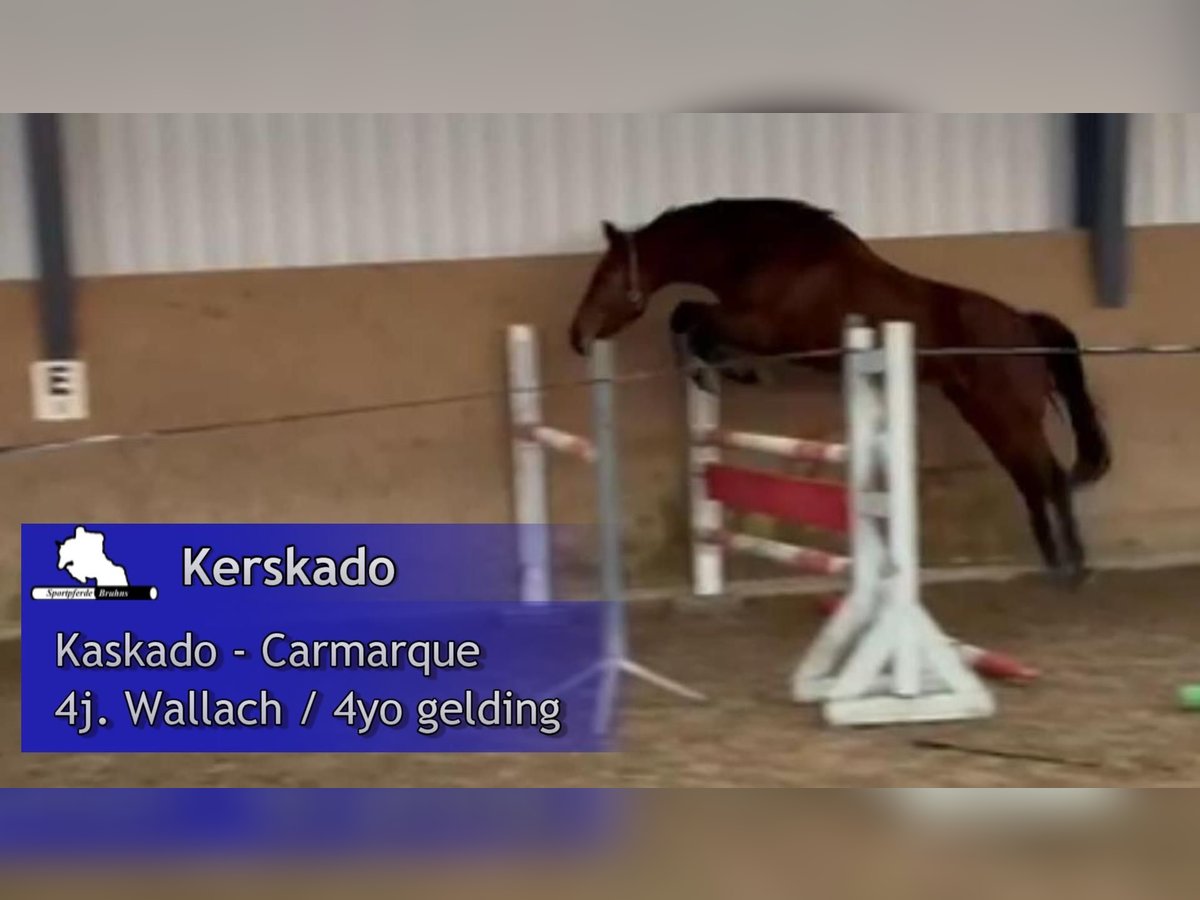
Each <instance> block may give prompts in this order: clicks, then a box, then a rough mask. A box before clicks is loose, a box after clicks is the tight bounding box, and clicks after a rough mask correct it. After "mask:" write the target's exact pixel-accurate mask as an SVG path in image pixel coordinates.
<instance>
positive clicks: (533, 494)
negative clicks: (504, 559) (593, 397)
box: [508, 325, 550, 603]
mask: <svg viewBox="0 0 1200 900" xmlns="http://www.w3.org/2000/svg"><path fill="white" fill-rule="evenodd" d="M508 384H509V392H510V393H509V411H510V415H511V418H512V431H513V439H512V453H513V460H512V465H513V505H514V507H515V510H514V513H515V518H516V522H517V555H518V564H519V566H520V573H519V577H520V581H521V584H520V592H521V600H523V601H524V602H526V603H545V602H547V601H548V600H549V599H550V536H549V534H548V529H549V527H550V514H549V504H548V503H547V500H546V450H545V448H544V447H542V445H541V444H539V443H538V442H537V441H535V440H531V439H530V437H529V429H531V428H532V427H534V426H536V425H540V424H542V401H541V390H540V389H541V384H540V381H539V378H538V359H537V335H536V334H535V332H534V330H533V329H532V328H530V327H529V326H528V325H511V326H509V329H508Z"/></svg>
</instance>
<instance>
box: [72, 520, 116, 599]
mask: <svg viewBox="0 0 1200 900" xmlns="http://www.w3.org/2000/svg"><path fill="white" fill-rule="evenodd" d="M55 543H56V544H58V570H59V571H60V572H63V571H65V572H66V573H67V574H68V575H70V576H71V577H72V578H74V579H75V580H76V581H78V582H79V583H80V584H87V583H88V582H89V581H91V582H93V583H94V584H95V586H96V587H127V586H128V585H129V579H128V578H127V577H126V575H125V569H124V568H123V567H122V566H119V565H117V564H116V563H115V562H113V561H112V560H111V559H109V558H108V556H107V555H105V553H104V535H103V534H102V533H101V532H99V531H88V530H87V529H86V528H84V527H83V526H82V525H79V526H77V527H76V528H75V534H74V535H72V536H71V537H69V538H67V539H66V540H63V541H56V542H55Z"/></svg>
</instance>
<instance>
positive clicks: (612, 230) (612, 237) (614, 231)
mask: <svg viewBox="0 0 1200 900" xmlns="http://www.w3.org/2000/svg"><path fill="white" fill-rule="evenodd" d="M600 224H601V227H602V228H603V229H604V239H605V240H606V241H608V243H609V246H612V245H613V244H615V243H616V242H617V241H619V240H620V239H621V229H620V228H618V227H617V226H616V225H614V224H613V223H612V222H610V221H608V219H605V220H604V221H603V222H601V223H600Z"/></svg>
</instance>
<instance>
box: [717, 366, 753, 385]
mask: <svg viewBox="0 0 1200 900" xmlns="http://www.w3.org/2000/svg"><path fill="white" fill-rule="evenodd" d="M724 371H725V377H726V378H728V379H729V380H730V381H733V382H735V383H737V384H752V385H758V384H762V379H761V378H759V377H758V373H757V372H756V371H754V369H725V370H724Z"/></svg>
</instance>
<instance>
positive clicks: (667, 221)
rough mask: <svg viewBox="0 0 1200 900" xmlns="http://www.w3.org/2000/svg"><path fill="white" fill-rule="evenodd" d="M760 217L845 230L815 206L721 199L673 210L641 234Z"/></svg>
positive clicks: (775, 199) (784, 201)
mask: <svg viewBox="0 0 1200 900" xmlns="http://www.w3.org/2000/svg"><path fill="white" fill-rule="evenodd" d="M757 217H764V218H771V219H774V220H775V221H779V220H786V221H788V223H789V224H791V225H793V226H795V227H809V228H828V227H829V226H831V225H833V226H836V227H838V228H839V230H840V229H844V228H845V226H844V225H843V224H842V222H841V220H839V219H838V217H837V213H835V212H834V211H833V210H830V209H824V208H823V207H819V206H814V205H813V204H811V203H806V202H805V201H803V200H793V199H790V198H783V197H744V198H743V197H736V198H734V197H719V198H717V199H714V200H706V201H703V202H701V203H692V204H688V205H687V206H672V207H670V208H669V209H667V210H665V211H664V212H662V213H660V214H659V215H658V216H657V217H656V218H655V219H653V220H652V221H651V222H649V223H648V224H646V225H644V226H642V228H640V229H638V230H639V231H643V232H644V231H649V230H651V229H654V230H656V231H657V230H661V229H663V228H670V227H673V226H703V225H706V224H717V223H720V222H722V220H729V219H737V220H744V219H752V218H757Z"/></svg>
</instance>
